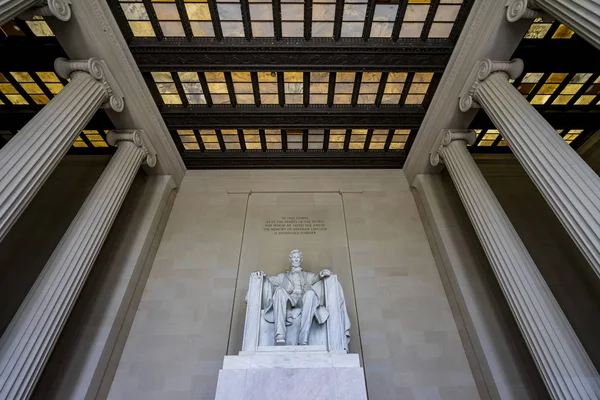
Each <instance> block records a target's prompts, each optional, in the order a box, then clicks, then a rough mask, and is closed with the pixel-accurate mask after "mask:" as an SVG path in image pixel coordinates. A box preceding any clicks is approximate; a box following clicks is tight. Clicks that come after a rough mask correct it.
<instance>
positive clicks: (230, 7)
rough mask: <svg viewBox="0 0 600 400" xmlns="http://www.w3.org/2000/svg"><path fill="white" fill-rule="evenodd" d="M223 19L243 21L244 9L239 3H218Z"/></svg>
mask: <svg viewBox="0 0 600 400" xmlns="http://www.w3.org/2000/svg"><path fill="white" fill-rule="evenodd" d="M217 9H218V10H219V18H220V19H221V21H241V20H242V9H241V8H240V5H239V4H229V3H217Z"/></svg>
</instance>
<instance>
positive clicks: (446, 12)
mask: <svg viewBox="0 0 600 400" xmlns="http://www.w3.org/2000/svg"><path fill="white" fill-rule="evenodd" d="M459 11H460V5H440V6H438V9H437V12H436V13H435V16H434V18H433V21H434V22H454V21H455V20H456V17H457V16H458V12H459Z"/></svg>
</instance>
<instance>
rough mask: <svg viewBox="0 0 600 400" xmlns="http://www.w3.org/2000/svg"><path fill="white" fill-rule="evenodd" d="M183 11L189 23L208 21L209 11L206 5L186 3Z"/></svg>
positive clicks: (209, 18)
mask: <svg viewBox="0 0 600 400" xmlns="http://www.w3.org/2000/svg"><path fill="white" fill-rule="evenodd" d="M185 9H186V11H187V15H188V18H189V20H190V21H210V20H211V16H210V9H209V8H208V4H206V3H186V5H185Z"/></svg>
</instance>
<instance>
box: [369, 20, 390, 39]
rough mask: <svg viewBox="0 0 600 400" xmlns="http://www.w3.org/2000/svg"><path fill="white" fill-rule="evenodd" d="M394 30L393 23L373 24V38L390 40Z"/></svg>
mask: <svg viewBox="0 0 600 400" xmlns="http://www.w3.org/2000/svg"><path fill="white" fill-rule="evenodd" d="M393 30H394V23H393V22H373V24H372V25H371V37H375V38H390V37H392V31H393Z"/></svg>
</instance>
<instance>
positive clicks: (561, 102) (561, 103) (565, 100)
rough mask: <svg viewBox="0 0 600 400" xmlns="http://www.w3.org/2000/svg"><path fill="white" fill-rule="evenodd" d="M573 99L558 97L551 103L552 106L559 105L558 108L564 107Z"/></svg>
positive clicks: (563, 96)
mask: <svg viewBox="0 0 600 400" xmlns="http://www.w3.org/2000/svg"><path fill="white" fill-rule="evenodd" d="M572 98H573V96H565V95H558V96H556V99H555V100H554V101H553V102H552V104H553V105H559V106H564V105H566V104H567V103H568V102H569V101H570V100H571V99H572Z"/></svg>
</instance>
